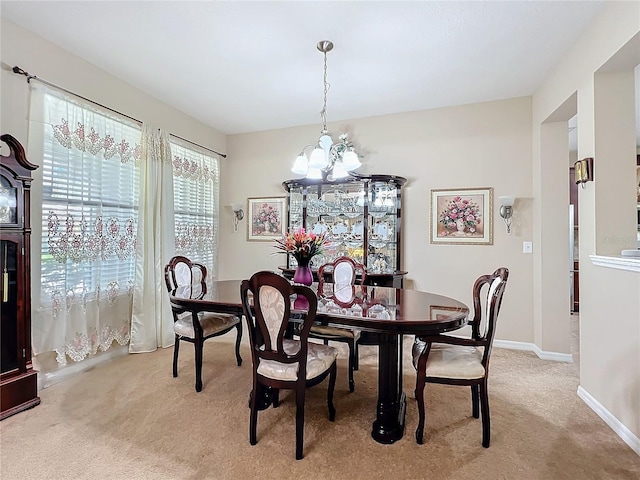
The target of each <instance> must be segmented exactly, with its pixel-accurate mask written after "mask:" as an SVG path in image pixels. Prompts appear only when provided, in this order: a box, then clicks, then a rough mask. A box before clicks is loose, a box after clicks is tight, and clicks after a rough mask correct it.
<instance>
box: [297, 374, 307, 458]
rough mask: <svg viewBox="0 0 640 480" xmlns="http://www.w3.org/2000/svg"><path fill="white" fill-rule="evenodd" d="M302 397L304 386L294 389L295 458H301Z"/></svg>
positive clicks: (302, 433)
mask: <svg viewBox="0 0 640 480" xmlns="http://www.w3.org/2000/svg"><path fill="white" fill-rule="evenodd" d="M304 397H305V388H304V385H302V387H301V388H300V387H298V388H297V389H296V460H301V459H302V456H303V455H302V450H303V447H304Z"/></svg>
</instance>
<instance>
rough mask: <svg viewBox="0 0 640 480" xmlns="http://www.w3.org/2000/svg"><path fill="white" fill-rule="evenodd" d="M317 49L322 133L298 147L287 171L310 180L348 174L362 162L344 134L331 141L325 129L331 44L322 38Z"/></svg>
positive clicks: (333, 177) (336, 177)
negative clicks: (320, 57) (321, 63)
mask: <svg viewBox="0 0 640 480" xmlns="http://www.w3.org/2000/svg"><path fill="white" fill-rule="evenodd" d="M317 48H318V50H319V51H321V52H322V53H323V55H324V103H323V105H322V110H321V111H320V117H321V118H322V132H321V136H320V138H319V139H318V142H317V143H316V144H311V145H307V146H305V147H304V148H303V149H302V151H301V152H300V154H299V155H298V158H296V160H295V162H294V164H293V168H292V169H291V171H292V172H293V173H296V174H298V175H304V176H305V177H306V178H310V179H322V180H327V178H329V176H331V179H333V180H336V179H339V178H344V177H347V176H349V172H350V171H352V170H355V169H356V168H358V167H359V166H360V165H362V164H361V163H360V156H359V155H358V153H357V152H356V151H355V149H354V147H353V144H352V143H351V142H350V141H349V139H348V135H347V134H346V133H343V134H342V135H340V136H339V137H338V140H339V141H338V143H333V139H332V138H331V133H330V132H329V130H327V92H328V91H329V83H328V82H327V52H330V51H331V50H333V43H331V42H330V41H329V40H322V41H321V42H318V45H317Z"/></svg>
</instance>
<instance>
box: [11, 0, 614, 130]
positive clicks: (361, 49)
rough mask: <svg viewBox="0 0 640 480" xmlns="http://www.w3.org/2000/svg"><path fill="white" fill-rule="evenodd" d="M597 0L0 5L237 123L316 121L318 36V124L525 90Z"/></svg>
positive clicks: (202, 116)
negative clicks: (325, 47)
mask: <svg viewBox="0 0 640 480" xmlns="http://www.w3.org/2000/svg"><path fill="white" fill-rule="evenodd" d="M605 3H606V1H553V2H550V1H499V2H487V1H471V2H458V1H446V2H436V1H387V2H376V1H367V2H364V1H359V2H356V1H349V2H343V1H325V2H313V1H299V2H296V1H289V2H285V1H260V2H247V1H194V2H192V1H162V2H160V1H119V2H107V1H70V2H69V1H66V2H65V1H44V2H40V1H7V0H2V2H1V3H0V8H1V12H0V13H1V15H2V17H4V18H6V19H9V20H10V21H12V22H14V23H16V24H17V25H20V26H21V27H23V28H26V29H27V30H31V31H33V32H36V33H37V34H39V35H40V36H42V37H44V38H45V39H47V40H49V41H50V42H52V43H55V44H57V45H59V46H61V47H63V48H64V49H66V50H68V51H70V52H72V53H74V54H75V55H77V56H79V57H81V58H83V59H85V60H87V61H88V62H91V63H92V64H94V65H96V66H98V67H100V68H102V69H103V70H105V71H107V72H109V73H110V74H112V75H114V76H116V77H118V78H120V79H122V80H124V81H126V82H128V83H129V84H131V85H133V86H134V87H137V88H138V89H140V90H143V91H145V92H147V93H148V94H150V95H152V96H154V97H156V98H158V99H160V100H162V101H164V102H165V103H167V104H169V105H171V106H173V107H175V108H177V109H179V110H181V111H183V112H185V113H187V114H189V115H191V116H192V117H194V118H196V119H198V120H200V121H201V122H203V123H205V124H207V125H210V126H211V127H213V128H215V129H216V130H218V131H220V132H222V133H225V134H235V133H244V132H253V131H262V130H271V129H276V128H285V127H291V126H297V125H308V124H314V123H318V124H319V125H320V124H321V119H320V110H321V108H322V100H323V83H322V81H323V59H322V54H321V53H320V52H319V51H318V50H317V49H316V44H317V43H318V42H319V41H320V40H331V41H332V42H333V43H334V45H335V47H334V49H333V51H331V52H330V53H329V54H328V59H327V61H328V82H329V83H330V84H331V88H330V90H329V92H328V94H327V96H328V100H327V120H328V121H329V122H332V121H338V120H346V119H352V118H361V117H368V116H374V115H384V114H390V113H400V112H407V111H415V110H423V109H430V108H438V107H444V106H451V105H462V104H466V103H474V102H483V101H490V100H497V99H504V98H511V97H519V96H527V95H531V94H533V93H534V92H535V90H536V88H537V87H538V86H539V85H540V83H541V82H542V81H543V80H544V79H545V77H546V76H547V75H548V74H549V73H550V72H551V71H552V69H553V68H554V66H555V65H556V64H557V63H558V62H559V61H560V59H561V58H562V57H563V56H564V54H565V53H566V52H567V50H568V49H569V48H570V47H571V46H572V45H573V43H574V42H575V41H576V39H577V38H578V36H579V35H580V33H581V32H583V31H584V30H585V29H586V28H587V27H588V25H589V24H590V22H591V21H592V20H593V19H594V17H595V16H596V15H597V14H598V12H599V11H600V10H601V8H602V7H603V6H604V4H605ZM19 66H20V67H22V68H24V69H25V70H27V71H29V65H26V64H23V65H19ZM29 73H31V74H34V75H42V73H41V72H37V71H29ZM43 78H44V79H45V80H47V78H46V76H44V75H43ZM49 80H50V79H49ZM62 86H64V85H62ZM123 113H127V112H123Z"/></svg>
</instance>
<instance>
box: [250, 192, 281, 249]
mask: <svg viewBox="0 0 640 480" xmlns="http://www.w3.org/2000/svg"><path fill="white" fill-rule="evenodd" d="M286 201H287V199H286V197H265V198H248V199H247V212H249V218H248V221H247V240H249V241H256V242H270V241H272V240H275V239H277V238H280V237H282V234H283V233H284V232H285V231H286V225H285V223H286V215H285V208H286Z"/></svg>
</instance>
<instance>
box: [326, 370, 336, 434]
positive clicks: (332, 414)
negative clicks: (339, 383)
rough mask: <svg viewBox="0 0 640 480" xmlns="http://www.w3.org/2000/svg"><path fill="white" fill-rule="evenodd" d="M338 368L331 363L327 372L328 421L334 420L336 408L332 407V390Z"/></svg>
mask: <svg viewBox="0 0 640 480" xmlns="http://www.w3.org/2000/svg"><path fill="white" fill-rule="evenodd" d="M337 371H338V367H337V366H336V363H335V362H334V363H333V366H332V367H331V371H330V372H329V387H328V388H327V406H328V407H329V420H330V421H332V422H333V421H334V420H335V419H336V407H334V406H333V390H334V389H335V386H336V374H337Z"/></svg>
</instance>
